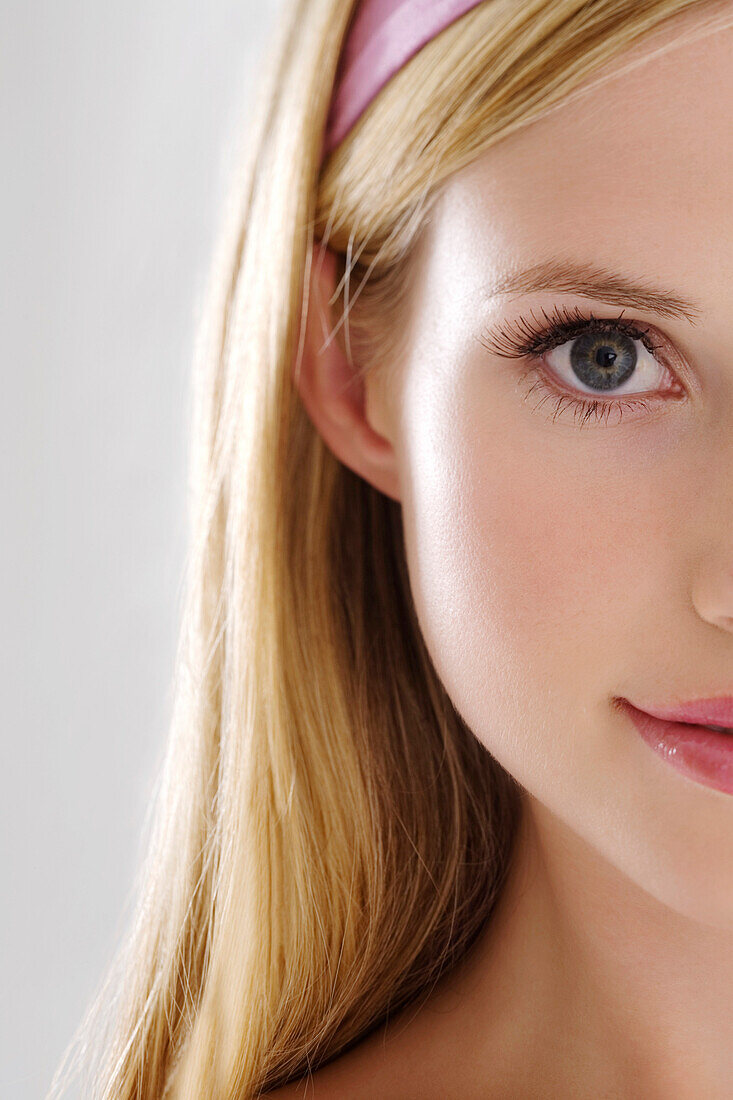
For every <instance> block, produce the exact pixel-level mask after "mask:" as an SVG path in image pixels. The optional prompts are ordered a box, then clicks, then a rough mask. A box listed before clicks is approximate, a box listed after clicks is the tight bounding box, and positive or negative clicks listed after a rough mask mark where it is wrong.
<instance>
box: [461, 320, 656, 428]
mask: <svg viewBox="0 0 733 1100" xmlns="http://www.w3.org/2000/svg"><path fill="white" fill-rule="evenodd" d="M623 312H624V311H623V310H622V311H621V313H620V314H619V315H618V317H612V318H608V317H596V316H595V315H594V314H593V312H592V311H591V310H589V311H588V312H587V313H586V312H585V311H584V310H583V309H581V308H580V307H578V306H575V307H574V309H573V310H568V309H567V308H566V307H564V306H556V307H555V309H554V311H553V312H552V313H551V314H548V313H547V312H546V311H545V310H544V309H542V310H541V313H542V315H543V317H544V318H545V323H544V324H542V323H541V322H539V321H538V320H537V318H536V317H535V316H534V312H533V313H532V318H533V322H534V323H532V322H530V321H528V320H527V318H526V317H520V318H519V319H518V320H516V321H514V322H507V323H504V324H503V325H499V326H498V327H497V328H496V329H493V330H489V331H488V332H487V333H485V334H484V335H483V336H482V337H481V338H480V342H481V343H482V344H483V346H484V347H486V348H487V349H488V350H489V351H491V352H493V354H494V355H499V356H501V357H502V358H505V359H523V358H528V359H530V360H535V362H534V363H533V364H532V365H531V366H530V367H529V368H528V369H527V370H526V371H525V372H524V373H523V374H522V375H521V378H520V381H524V379H525V378H526V377H527V376H528V375H536V377H537V381H536V382H535V383H534V385H533V386H531V387H530V388H529V390H528V391H527V393H526V395H525V400H526V399H527V398H528V397H529V396H530V394H532V393H533V392H534V391H535V390H539V391H540V393H542V394H543V396H542V399H541V400H540V401H539V402H538V403H537V405H535V410H537V409H539V407H540V406H541V405H543V404H544V402H545V401H547V400H550V399H551V400H552V401H553V413H552V420H553V421H554V420H555V419H556V418H557V416H558V415H559V414H560V413H561V412H562V411H563V409H564V408H565V409H567V408H570V409H572V411H573V415H574V417H575V420H576V421H578V420H580V425H581V427H582V426H583V424H585V423H586V422H587V421H588V420H590V419H591V418H593V417H594V418H595V419H596V421H599V420H602V419H603V418H604V417H605V419H606V421H608V417H609V414H610V412H611V409H614V408H615V409H618V418H619V420H621V419H622V418H623V416H624V412H623V409H624V407H632V408H638V407H641V408H643V409H648V408H649V405H650V402H649V401H646V400H644V399H643V398H636V399H626V398H624V399H623V400H622V399H619V398H615V399H611V400H605V401H601V400H598V399H596V398H590V399H589V398H584V397H580V396H574V395H572V394H570V393H558V392H557V390H556V389H554V388H553V386H552V385H551V384H550V383H549V382H548V381H547V378H546V372H545V370H544V369H543V368H542V365H541V357H542V356H543V355H544V354H545V352H548V351H552V350H553V349H554V348H556V347H559V346H560V345H561V344H564V343H566V342H567V341H568V340H572V339H573V338H574V337H576V336H580V335H582V334H583V333H586V332H598V331H606V330H607V329H609V328H613V329H615V330H617V331H620V332H623V333H624V334H625V335H626V336H628V337H630V338H631V339H632V340H640V341H641V342H642V343H643V344H644V347H645V348H646V349H647V351H649V352H651V354H654V352H655V351H658V350H659V349H660V347H661V345H660V344H654V343H653V342H652V340H651V338H650V337H649V330H648V329H647V328H644V327H643V326H641V325H639V324H637V323H636V322H635V321H631V320H629V319H628V318H625V317H624V316H623Z"/></svg>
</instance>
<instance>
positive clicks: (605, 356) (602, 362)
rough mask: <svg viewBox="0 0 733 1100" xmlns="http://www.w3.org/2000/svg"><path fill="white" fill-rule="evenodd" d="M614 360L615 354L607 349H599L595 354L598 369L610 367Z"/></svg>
mask: <svg viewBox="0 0 733 1100" xmlns="http://www.w3.org/2000/svg"><path fill="white" fill-rule="evenodd" d="M615 360H616V352H615V351H613V350H612V349H611V348H609V347H602V348H599V349H598V351H597V352H596V363H597V364H598V366H599V367H612V366H613V364H614V362H615Z"/></svg>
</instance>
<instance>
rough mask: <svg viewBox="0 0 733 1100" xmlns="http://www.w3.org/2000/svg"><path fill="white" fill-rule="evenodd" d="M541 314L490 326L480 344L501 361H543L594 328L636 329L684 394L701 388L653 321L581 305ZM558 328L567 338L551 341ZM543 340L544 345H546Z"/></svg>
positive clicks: (483, 333)
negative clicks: (553, 350)
mask: <svg viewBox="0 0 733 1100" xmlns="http://www.w3.org/2000/svg"><path fill="white" fill-rule="evenodd" d="M540 313H541V314H542V317H543V318H544V321H542V320H540V319H538V317H537V316H536V314H535V310H534V308H532V309H529V310H528V311H527V312H526V313H524V314H520V315H519V316H518V317H516V318H512V319H504V320H502V321H499V322H497V323H495V324H493V325H492V324H489V325H487V326H486V327H485V328H484V330H483V331H482V333H481V334H480V336H479V338H478V339H479V343H481V345H482V346H483V347H485V348H486V349H487V351H489V352H490V353H491V354H492V355H496V356H498V357H500V358H506V359H529V360H532V359H534V360H539V359H541V357H542V354H543V352H544V351H546V350H550V349H551V348H554V347H558V346H560V345H561V344H562V343H564V342H565V340H569V339H573V338H574V336H576V335H579V334H580V333H581V332H584V331H587V330H588V328H589V327H590V326H593V325H596V326H598V327H608V326H610V327H614V326H619V327H620V328H621V329H627V330H635V332H636V338H638V339H641V340H642V342H643V343H644V344H645V346H646V347H647V350H649V351H650V353H651V354H653V355H654V357H655V358H656V359H657V360H658V361H659V362H660V363H661V364H662V365H663V366H664V367H665V368H666V369H667V370H668V371H669V373H670V374H671V375H672V377H673V378H674V379H675V381H676V382H677V384H678V386H679V388H680V391H685V390H690V389H692V390H697V389H699V385H698V383H697V382H696V381H695V378H694V374H693V373H692V372H691V371H690V369H689V367H688V365H687V362H686V360H685V358H684V356H683V355H682V354H681V352H680V351H679V349H678V348H677V346H676V344H675V342H674V341H673V340H672V339H671V338H670V337H669V336H667V334H666V333H665V332H664V331H662V330H661V329H659V328H658V327H657V326H656V325H655V324H654V323H653V322H647V321H641V320H639V319H638V318H636V317H633V316H631V317H629V316H626V310H625V309H623V310H621V312H620V313H617V314H615V315H614V316H603V315H601V316H599V315H598V313H597V311H596V310H595V309H593V308H592V307H591V306H585V305H582V306H578V305H577V304H576V305H574V306H573V307H572V308H570V309H569V308H568V307H567V306H566V305H564V304H563V305H558V304H555V306H554V308H553V310H552V313H548V312H547V310H546V309H545V308H544V307H540ZM530 318H531V320H530ZM557 329H564V330H565V332H564V333H563V335H564V339H560V338H559V337H558V338H557V339H555V340H553V341H552V342H550V341H551V337H553V335H554V333H553V331H551V330H554V331H555V332H556V331H557ZM630 334H631V333H630ZM543 341H544V346H542V342H543ZM532 345H534V346H532ZM538 346H540V347H539V350H537V347H538ZM660 352H661V356H660V355H659V353H660Z"/></svg>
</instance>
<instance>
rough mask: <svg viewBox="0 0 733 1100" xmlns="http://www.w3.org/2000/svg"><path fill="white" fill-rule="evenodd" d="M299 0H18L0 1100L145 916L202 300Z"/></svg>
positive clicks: (4, 575) (6, 49)
mask: <svg viewBox="0 0 733 1100" xmlns="http://www.w3.org/2000/svg"><path fill="white" fill-rule="evenodd" d="M283 3H284V0H282V2H281V0H236V2H235V0H207V3H206V4H203V3H187V2H185V0H184V2H181V0H178V2H177V3H170V2H167V0H145V2H144V3H143V2H142V0H126V3H124V4H122V3H119V4H110V3H99V2H98V0H67V2H65V3H58V2H57V3H51V2H49V0H35V2H33V3H28V0H5V3H4V4H3V5H2V8H1V9H0V127H2V129H1V131H0V137H1V138H2V158H3V160H2V173H1V175H0V192H1V196H2V201H1V203H0V248H1V252H0V255H1V257H2V262H1V264H0V280H1V283H0V322H1V328H0V332H1V333H2V391H1V397H0V458H1V461H0V471H1V473H0V509H1V511H0V517H1V518H2V526H3V537H2V539H0V554H1V555H2V558H1V559H0V567H1V568H0V615H1V616H2V632H1V634H0V639H1V644H2V652H1V653H0V670H1V671H0V677H1V682H0V688H1V690H2V695H1V697H0V698H1V706H2V711H1V713H2V748H3V765H4V766H3V768H2V781H1V782H2V787H1V788H0V813H1V814H2V821H1V822H0V825H1V827H2V846H3V850H2V860H3V862H2V884H3V892H2V911H1V916H0V925H1V929H2V937H1V942H2V985H3V990H2V998H1V1001H2V1009H1V1012H2V1015H1V1016H0V1043H1V1044H2V1045H1V1047H0V1096H2V1097H3V1098H4V1100H26V1098H31V1097H32V1098H39V1097H42V1096H43V1095H44V1094H45V1092H46V1090H47V1088H48V1086H49V1084H50V1080H51V1077H52V1074H53V1071H54V1069H55V1067H56V1065H57V1064H58V1061H59V1059H60V1056H61V1054H62V1051H63V1050H64V1048H65V1046H66V1044H67V1042H68V1041H69V1039H70V1038H71V1035H72V1033H73V1031H74V1029H75V1027H76V1025H77V1024H78V1022H79V1020H80V1018H81V1016H82V1014H83V1012H84V1010H85V1008H86V1005H87V1003H88V1001H89V999H90V997H91V995H92V993H93V992H94V990H95V988H96V986H97V983H98V981H99V980H100V978H101V976H102V973H103V971H104V969H105V967H106V965H107V963H108V962H109V960H110V959H111V957H112V953H113V949H114V945H115V943H116V942H117V940H118V938H119V935H120V934H121V932H122V930H123V928H124V916H125V914H126V913H128V912H129V895H130V889H131V885H132V879H133V875H134V871H135V869H136V867H137V864H138V859H139V855H140V836H141V832H142V828H143V821H144V817H145V810H146V805H147V802H148V800H149V797H150V793H151V791H152V787H153V783H154V778H155V774H156V770H157V767H158V764H159V762H160V759H161V756H162V750H163V743H164V740H165V735H166V732H167V723H168V720H169V717H170V711H171V684H172V669H173V657H174V649H175V633H176V625H177V620H178V607H179V598H180V585H181V580H182V568H183V562H184V555H185V545H184V539H185V476H186V462H187V453H188V440H187V435H186V428H187V419H186V418H187V408H186V398H187V388H188V380H189V371H190V365H191V355H192V345H193V337H194V331H195V329H194V324H195V313H196V309H197V303H198V298H199V296H200V294H201V292H202V290H203V285H204V282H205V279H206V275H207V265H208V263H209V259H210V257H211V253H212V251H213V247H214V239H215V232H216V227H217V224H218V219H219V216H220V204H221V203H222V202H223V198H224V194H225V190H226V186H227V182H228V173H229V171H230V165H231V162H232V158H233V150H234V147H235V145H236V140H237V134H238V133H239V132H240V130H241V127H242V126H246V124H247V106H248V103H249V101H250V98H251V96H252V88H253V87H254V86H255V83H256V79H257V76H258V73H259V64H260V60H259V59H260V55H261V52H262V47H263V44H264V43H265V42H266V41H267V40H269V38H270V34H271V29H272V25H273V24H274V22H275V20H276V18H277V14H278V12H279V11H280V9H281V8H282V6H283Z"/></svg>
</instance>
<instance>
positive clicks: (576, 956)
mask: <svg viewBox="0 0 733 1100" xmlns="http://www.w3.org/2000/svg"><path fill="white" fill-rule="evenodd" d="M524 810H525V813H524V816H523V821H522V825H521V828H520V832H519V835H518V838H517V847H516V849H515V860H514V864H513V867H512V871H511V874H510V877H509V879H508V881H507V885H506V889H505V891H504V894H503V896H502V899H501V901H500V904H499V908H498V911H497V913H496V917H495V920H493V921H492V922H491V924H490V926H489V928H488V931H487V934H486V936H485V937H483V938H482V941H480V943H479V946H478V951H477V953H476V954H473V955H472V956H471V963H470V974H469V977H470V986H469V988H470V993H469V997H470V1000H471V1003H472V1005H473V1006H474V1007H475V1008H476V1010H477V1011H482V1010H481V1009H480V1008H479V1005H480V1003H481V998H482V995H483V997H484V998H485V1001H484V1003H488V1004H490V1005H492V1009H491V1019H495V1013H496V1012H497V1011H498V1009H499V1004H500V1003H501V1004H502V1006H503V1007H502V1008H501V1015H502V1019H503V1020H504V1021H507V1022H506V1023H502V1025H501V1027H502V1029H505V1028H506V1029H507V1031H508V1033H507V1034H505V1035H504V1036H503V1038H504V1040H505V1041H507V1040H508V1041H509V1045H510V1046H511V1045H512V1042H516V1050H517V1051H518V1052H519V1051H520V1050H524V1052H525V1053H524V1058H525V1059H526V1052H527V1047H528V1045H529V1044H528V1043H527V1038H528V1036H531V1037H532V1043H531V1047H532V1050H533V1052H534V1054H533V1059H534V1062H535V1068H536V1072H537V1074H538V1080H539V1081H540V1082H544V1085H543V1087H544V1088H545V1089H546V1088H547V1087H548V1080H552V1081H553V1084H554V1080H555V1078H556V1079H557V1086H556V1087H558V1088H560V1089H561V1090H562V1095H567V1096H571V1095H575V1093H574V1092H573V1086H575V1087H576V1088H577V1087H578V1086H579V1085H584V1087H585V1091H583V1088H582V1087H581V1093H582V1095H588V1087H589V1085H590V1084H591V1082H592V1083H593V1084H596V1083H597V1086H598V1087H597V1089H596V1092H597V1094H598V1095H600V1094H601V1093H603V1094H604V1095H607V1094H608V1093H607V1092H606V1091H604V1090H608V1089H609V1087H610V1088H611V1089H618V1090H620V1091H618V1092H613V1093H612V1094H613V1095H624V1096H626V1095H636V1096H645V1097H649V1098H652V1097H654V1098H656V1097H660V1098H662V1097H663V1098H664V1100H693V1098H695V1100H699V1097H700V1096H705V1097H708V1098H710V1100H713V1098H716V1097H720V1098H721V1100H723V1098H724V1097H730V1089H731V1081H733V1043H732V1042H731V1023H730V1021H731V1017H732V1016H733V932H731V931H725V930H721V929H718V928H712V927H709V926H706V925H703V924H701V923H699V922H697V921H695V920H692V919H690V918H688V917H685V916H684V915H681V914H680V913H678V912H676V911H674V910H672V909H670V908H669V907H668V906H666V905H664V904H662V903H661V902H660V901H658V900H657V899H656V898H654V897H652V896H651V895H650V894H648V893H647V892H646V891H644V890H643V889H641V888H640V887H639V886H638V885H636V884H635V883H634V882H632V881H631V880H630V879H629V878H627V877H626V876H625V875H623V874H622V873H621V872H620V871H618V870H617V869H616V868H614V867H613V866H611V865H610V864H609V863H608V862H607V861H606V860H605V859H604V858H603V857H602V856H601V855H599V854H598V852H596V851H595V850H594V849H592V848H590V847H589V846H588V845H587V844H586V843H585V842H584V841H583V840H581V838H580V837H578V836H577V834H575V833H573V832H572V831H571V830H570V829H568V828H567V826H565V825H564V824H563V823H562V822H560V821H558V819H557V818H555V817H554V816H553V815H552V814H550V812H549V811H548V810H546V809H545V808H544V807H543V806H540V805H539V804H538V803H536V802H535V801H534V800H532V799H531V798H528V800H527V802H526V803H525V807H524ZM497 991H501V994H500V997H501V998H503V1000H501V1001H497ZM482 1015H483V1012H482ZM548 1075H549V1076H548Z"/></svg>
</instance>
